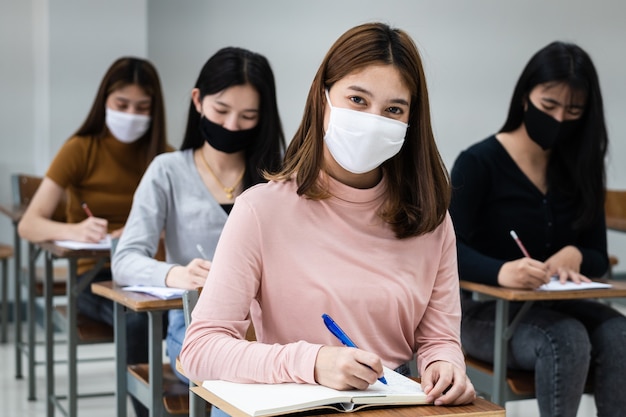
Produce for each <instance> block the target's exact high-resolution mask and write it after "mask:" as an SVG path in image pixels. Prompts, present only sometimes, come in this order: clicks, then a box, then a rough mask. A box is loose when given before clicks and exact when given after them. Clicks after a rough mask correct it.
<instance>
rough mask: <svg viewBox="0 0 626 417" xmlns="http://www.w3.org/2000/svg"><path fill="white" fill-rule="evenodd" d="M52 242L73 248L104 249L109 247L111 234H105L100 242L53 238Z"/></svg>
mask: <svg viewBox="0 0 626 417" xmlns="http://www.w3.org/2000/svg"><path fill="white" fill-rule="evenodd" d="M54 244H55V245H57V246H62V247H64V248H68V249H73V250H81V249H84V250H106V249H111V235H106V237H105V238H104V239H102V240H101V241H100V242H77V241H75V240H55V241H54Z"/></svg>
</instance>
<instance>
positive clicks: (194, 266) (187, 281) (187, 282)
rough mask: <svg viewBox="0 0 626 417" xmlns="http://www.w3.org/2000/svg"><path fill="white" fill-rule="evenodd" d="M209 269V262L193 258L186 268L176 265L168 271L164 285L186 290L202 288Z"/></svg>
mask: <svg viewBox="0 0 626 417" xmlns="http://www.w3.org/2000/svg"><path fill="white" fill-rule="evenodd" d="M210 269H211V261H207V260H205V259H200V258H195V259H193V260H192V261H191V262H189V263H188V264H187V266H182V265H178V266H175V267H173V268H172V269H170V270H169V272H168V273H167V275H166V277H165V285H166V286H168V287H174V288H184V289H188V290H193V289H196V288H198V287H203V286H204V283H205V282H206V279H207V276H208V275H209V270H210Z"/></svg>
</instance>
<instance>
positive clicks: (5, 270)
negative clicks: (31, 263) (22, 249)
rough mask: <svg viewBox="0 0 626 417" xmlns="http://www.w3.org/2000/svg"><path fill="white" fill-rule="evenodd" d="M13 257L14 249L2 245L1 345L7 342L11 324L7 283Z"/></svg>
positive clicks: (0, 260)
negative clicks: (8, 328)
mask: <svg viewBox="0 0 626 417" xmlns="http://www.w3.org/2000/svg"><path fill="white" fill-rule="evenodd" d="M12 257H13V247H12V246H9V245H4V244H0V262H1V263H2V275H1V276H0V287H1V288H0V291H2V294H0V297H1V298H0V304H1V305H2V312H1V313H0V314H2V324H0V326H1V327H0V343H2V344H4V343H6V342H7V326H8V323H9V300H8V299H7V291H8V288H7V282H8V280H9V265H8V262H9V259H11V258H12Z"/></svg>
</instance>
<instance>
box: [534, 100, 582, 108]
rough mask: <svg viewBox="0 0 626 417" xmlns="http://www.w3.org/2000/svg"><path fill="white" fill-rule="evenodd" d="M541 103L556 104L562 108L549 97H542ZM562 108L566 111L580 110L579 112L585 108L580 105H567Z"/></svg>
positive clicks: (560, 104)
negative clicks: (566, 109)
mask: <svg viewBox="0 0 626 417" xmlns="http://www.w3.org/2000/svg"><path fill="white" fill-rule="evenodd" d="M541 101H547V102H548V103H551V104H558V105H559V106H564V105H563V104H562V103H560V102H559V101H557V100H555V99H553V98H550V97H542V98H541ZM564 107H566V108H568V109H581V110H582V109H584V108H585V106H584V105H582V104H570V105H567V106H564Z"/></svg>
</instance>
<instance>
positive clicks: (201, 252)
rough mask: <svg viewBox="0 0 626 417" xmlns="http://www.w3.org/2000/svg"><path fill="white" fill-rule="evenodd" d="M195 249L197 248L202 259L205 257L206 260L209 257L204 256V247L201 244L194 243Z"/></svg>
mask: <svg viewBox="0 0 626 417" xmlns="http://www.w3.org/2000/svg"><path fill="white" fill-rule="evenodd" d="M196 249H198V252H200V255H201V256H202V259H205V260H207V261H208V260H209V257H208V256H206V253H204V249H202V245H201V244H199V243H198V244H197V245H196Z"/></svg>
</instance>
